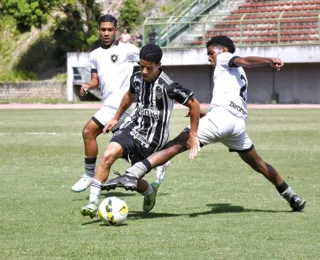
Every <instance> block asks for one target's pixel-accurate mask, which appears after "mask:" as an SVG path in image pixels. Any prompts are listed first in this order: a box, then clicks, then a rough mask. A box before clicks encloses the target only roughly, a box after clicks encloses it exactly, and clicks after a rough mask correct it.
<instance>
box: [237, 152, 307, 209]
mask: <svg viewBox="0 0 320 260" xmlns="http://www.w3.org/2000/svg"><path fill="white" fill-rule="evenodd" d="M239 155H240V157H241V159H242V160H243V161H245V162H246V163H247V164H248V165H250V166H251V167H252V169H254V170H255V171H257V172H259V173H261V174H262V175H264V177H266V178H267V179H268V180H269V181H270V182H271V183H272V184H273V185H275V187H276V189H277V190H278V192H279V193H280V195H281V196H282V197H283V198H284V199H285V200H286V201H287V202H288V203H289V205H290V207H291V208H292V210H293V211H302V210H303V209H304V207H305V205H306V201H305V200H304V199H303V198H302V197H300V196H299V195H297V194H296V193H295V192H294V191H293V189H292V188H291V187H290V186H289V185H288V184H287V183H286V182H285V181H284V180H283V179H282V178H281V176H280V175H279V173H278V172H277V170H276V169H275V168H273V167H272V166H271V165H270V164H268V163H266V162H265V161H263V160H262V159H261V157H260V156H259V155H258V153H257V152H256V150H255V149H254V148H253V149H252V150H251V151H249V152H239Z"/></svg>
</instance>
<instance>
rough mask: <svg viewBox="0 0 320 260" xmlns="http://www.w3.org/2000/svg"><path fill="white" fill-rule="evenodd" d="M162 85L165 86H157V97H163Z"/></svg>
mask: <svg viewBox="0 0 320 260" xmlns="http://www.w3.org/2000/svg"><path fill="white" fill-rule="evenodd" d="M162 87H163V86H160V85H158V86H156V98H157V99H161V98H162Z"/></svg>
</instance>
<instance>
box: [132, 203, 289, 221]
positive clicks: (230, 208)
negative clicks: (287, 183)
mask: <svg viewBox="0 0 320 260" xmlns="http://www.w3.org/2000/svg"><path fill="white" fill-rule="evenodd" d="M206 206H208V207H211V210H209V211H205V212H195V213H187V214H173V213H157V212H149V213H145V212H140V211H131V212H129V215H128V218H129V219H130V220H134V219H141V218H147V219H148V218H163V217H179V216H189V217H190V218H195V217H198V216H201V215H211V214H221V213H247V212H266V213H280V212H284V213H288V212H292V211H291V210H263V209H246V208H244V207H242V206H237V205H231V204H228V203H216V204H207V205H206Z"/></svg>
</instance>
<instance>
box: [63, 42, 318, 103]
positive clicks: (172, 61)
mask: <svg viewBox="0 0 320 260" xmlns="http://www.w3.org/2000/svg"><path fill="white" fill-rule="evenodd" d="M163 52H164V55H163V59H162V65H163V66H166V67H171V68H172V67H175V66H180V68H179V67H178V68H176V69H174V70H173V69H171V70H172V72H174V74H175V77H174V78H173V79H175V78H177V79H178V80H179V81H178V82H180V83H188V82H185V80H184V79H185V78H186V76H185V75H186V73H188V74H192V73H194V74H196V75H192V77H198V76H199V75H200V74H199V71H200V70H199V69H198V68H192V66H193V65H202V66H203V65H209V62H208V60H207V53H206V48H190V49H164V50H163ZM236 55H239V56H263V57H279V58H280V59H282V60H283V61H284V62H285V63H288V64H292V65H294V66H293V67H292V68H291V67H290V66H287V70H284V72H285V71H286V72H287V73H281V74H283V75H282V76H286V77H287V79H284V78H279V80H276V81H275V79H274V78H273V76H272V74H271V73H270V72H271V71H272V70H268V69H266V68H261V69H263V70H261V72H259V70H258V69H257V70H254V71H255V73H257V72H259V73H260V74H259V73H258V74H259V75H260V77H256V75H258V74H252V76H250V78H252V80H251V82H252V83H254V85H261V83H265V82H269V81H270V82H271V83H272V84H271V83H270V84H271V85H272V86H270V84H267V85H268V86H270V87H271V89H269V87H268V88H267V87H264V88H263V90H264V91H267V92H268V93H266V94H265V95H263V94H262V92H260V91H259V96H256V97H253V99H252V101H253V102H262V103H265V102H269V100H270V93H271V92H272V88H273V89H274V90H275V91H277V93H280V92H281V91H280V90H277V89H276V86H277V85H279V84H280V85H281V86H282V88H283V89H285V90H286V91H285V92H284V93H281V97H280V98H281V101H282V102H284V103H290V102H292V100H296V99H297V98H295V97H293V96H292V97H291V96H289V93H292V91H291V90H290V88H289V87H290V86H292V84H294V82H292V78H290V75H293V74H294V75H299V77H298V78H299V86H300V91H302V89H310V90H309V91H308V93H307V94H306V95H307V96H308V97H307V96H306V97H305V98H303V99H302V100H301V102H311V103H320V93H318V91H317V89H318V88H319V89H320V79H319V77H320V45H319V46H318V45H305V46H272V47H241V48H238V49H237V50H236ZM302 63H306V65H307V64H309V65H308V66H304V65H302ZM310 63H311V64H313V66H311V64H310ZM299 64H300V65H299ZM86 66H90V63H89V53H68V61H67V70H68V80H67V86H68V92H67V93H68V100H70V101H72V100H73V98H74V93H73V70H72V67H86ZM190 66H191V67H190ZM310 66H311V67H310ZM306 67H308V68H309V67H310V68H309V69H308V71H306V70H305V69H304V68H306ZM318 67H319V68H318ZM289 68H290V69H289ZM201 71H204V72H205V73H206V76H204V75H202V74H201V75H200V76H201V79H202V81H201V85H206V86H207V87H209V89H211V88H212V86H211V84H209V85H208V83H207V79H208V78H210V77H212V76H211V73H210V70H209V66H208V68H201ZM169 72H170V69H169V70H168V73H169ZM247 73H249V74H251V72H250V71H247ZM261 78H263V82H261ZM198 79H199V77H198ZM307 79H309V81H310V82H309V81H308V80H307ZM300 81H303V82H300ZM286 82H287V83H286ZM289 82H290V84H289ZM307 83H308V84H309V85H310V86H309V85H308V86H309V87H307V86H306V84H307ZM207 87H206V88H207ZM197 88H199V91H202V92H203V91H204V92H203V93H202V94H203V95H204V93H206V95H207V94H209V92H210V90H208V89H206V90H204V89H202V87H201V86H197ZM301 88H302V89H301ZM314 91H317V93H314ZM269 92H270V93H269ZM312 92H313V93H314V94H313V95H312ZM256 93H258V92H256ZM200 94H201V93H199V95H200ZM252 94H253V95H254V93H252ZM209 96H210V95H209ZM312 96H313V97H312ZM282 98H284V99H282ZM311 98H313V99H311ZM200 99H201V98H200ZM206 101H207V100H206Z"/></svg>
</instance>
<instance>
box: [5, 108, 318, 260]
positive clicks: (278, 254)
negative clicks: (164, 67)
mask: <svg viewBox="0 0 320 260" xmlns="http://www.w3.org/2000/svg"><path fill="white" fill-rule="evenodd" d="M94 112H95V111H94V110H0V143H1V149H0V158H1V167H0V176H1V182H0V191H1V192H0V196H1V197H0V210H1V217H0V220H1V221H0V241H1V243H0V252H1V253H0V259H5V260H7V259H30V260H31V259H32V260H35V259H54V260H56V259H66V260H67V259H68V260H69V259H112V260H118V259H119V260H123V259H129V260H135V259H142V260H144V259H166V260H167V259H183V260H187V259H190V260H191V259H192V260H194V259H290V260H292V259H319V255H320V242H319V241H320V240H319V236H320V227H319V213H320V204H319V183H320V171H319V159H320V138H319V129H320V118H319V110H250V111H249V119H248V127H247V130H248V133H249V135H250V137H251V139H252V140H253V142H254V144H255V147H256V149H257V151H258V152H259V153H260V155H261V156H262V157H263V158H264V159H265V160H266V161H268V162H269V163H270V164H272V165H273V166H275V167H276V168H277V169H278V171H279V173H280V174H281V175H282V176H283V177H284V178H285V179H286V180H287V182H288V183H289V184H290V185H291V186H292V187H293V188H294V190H295V191H296V192H297V193H299V194H300V195H302V196H303V197H305V199H306V200H307V206H306V209H305V212H303V213H292V212H291V210H290V207H289V206H288V205H287V203H286V202H285V201H284V200H283V199H282V198H281V197H280V196H279V194H278V193H277V191H276V190H275V188H274V187H273V186H272V185H271V184H269V183H268V182H267V181H266V180H265V179H264V178H263V177H262V176H261V175H259V174H257V173H255V172H253V171H252V170H251V169H250V168H249V167H248V166H247V165H245V164H244V163H242V161H241V160H240V158H239V156H238V155H237V154H234V153H229V152H228V150H227V148H226V147H224V146H223V145H221V144H217V145H211V146H207V147H205V148H203V149H202V150H201V152H200V154H199V155H198V157H197V158H196V159H195V160H194V161H189V160H188V153H184V154H181V155H179V156H177V157H176V158H174V159H173V160H172V164H171V165H170V167H169V170H168V174H167V176H166V179H165V180H164V183H163V186H161V187H160V189H159V194H158V198H157V204H156V206H155V208H154V210H153V211H152V212H150V213H149V214H143V213H142V199H143V198H142V196H141V195H138V194H136V193H132V192H125V191H123V190H119V191H118V190H116V191H113V192H109V193H107V192H103V193H102V198H101V199H103V198H104V197H107V196H117V197H120V198H122V199H124V200H126V202H127V204H128V206H129V216H128V219H127V221H126V222H125V224H124V225H122V226H118V227H109V226H105V225H102V222H101V221H99V220H98V219H94V220H91V219H89V218H84V217H82V216H81V214H80V208H81V207H82V206H84V205H85V204H86V203H87V201H88V195H89V191H85V192H83V193H79V194H76V193H72V192H71V186H72V185H73V184H74V182H75V181H76V180H77V179H78V178H79V177H80V175H81V174H82V172H83V152H84V151H83V141H82V137H81V130H82V128H83V126H84V124H85V123H86V121H87V120H88V119H89V118H90V117H91V116H92V114H93V113H94ZM184 112H185V111H176V112H175V114H174V116H173V119H172V123H171V137H174V136H175V135H176V134H177V133H178V132H180V130H182V129H183V128H184V127H185V126H186V125H187V124H188V119H186V118H183V114H184ZM35 133H38V134H35ZM45 133H51V134H45ZM109 139H110V136H101V137H99V148H100V155H101V153H102V151H103V149H104V147H106V145H107V144H108V141H109ZM127 166H128V165H127V164H126V163H125V162H123V161H122V160H121V161H119V162H117V163H116V165H115V166H114V167H113V169H114V170H119V171H123V170H124V169H125V168H126V167H127ZM147 178H148V179H149V180H154V178H155V174H154V171H152V172H151V173H150V174H149V175H148V176H147Z"/></svg>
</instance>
